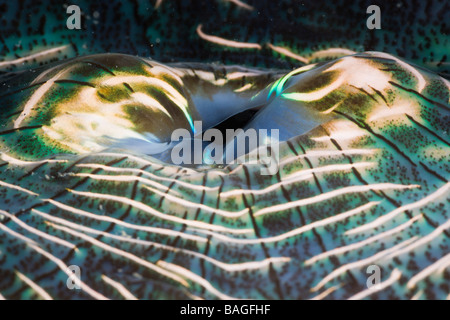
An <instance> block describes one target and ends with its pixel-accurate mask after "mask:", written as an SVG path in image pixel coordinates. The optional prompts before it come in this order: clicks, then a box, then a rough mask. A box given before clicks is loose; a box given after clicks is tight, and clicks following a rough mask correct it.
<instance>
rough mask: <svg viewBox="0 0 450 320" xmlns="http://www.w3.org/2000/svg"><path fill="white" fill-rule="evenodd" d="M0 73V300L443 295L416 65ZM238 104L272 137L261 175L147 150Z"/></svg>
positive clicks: (436, 200) (100, 66) (118, 65)
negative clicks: (372, 274) (266, 169)
mask: <svg viewBox="0 0 450 320" xmlns="http://www.w3.org/2000/svg"><path fill="white" fill-rule="evenodd" d="M11 66H12V65H11ZM13 67H14V66H13ZM0 81H1V86H0V87H1V88H3V89H2V92H1V95H0V106H1V113H0V125H1V127H0V128H1V129H0V152H1V162H0V177H1V179H0V217H1V218H0V234H1V237H0V297H4V298H59V299H64V298H67V299H74V298H80V299H84V298H96V299H103V298H113V299H121V298H142V299H150V298H159V299H161V298H169V299H177V298H205V299H216V298H222V299H227V298H251V299H344V298H350V299H363V298H370V299H377V298H378V299H389V298H401V299H407V298H427V299H445V298H449V294H450V288H449V285H448V283H449V277H450V273H449V270H450V253H449V252H450V250H449V236H450V234H449V230H450V217H449V210H448V209H449V205H448V201H449V200H448V197H449V186H450V185H449V182H448V179H449V176H450V174H449V157H450V152H449V150H450V149H449V134H448V128H449V117H450V112H449V107H450V83H449V81H448V80H446V79H445V78H443V77H441V76H440V75H438V74H437V73H435V72H433V71H429V70H427V69H424V68H423V67H421V66H418V65H415V64H411V63H409V62H407V61H405V60H403V59H400V58H398V57H396V56H393V55H390V54H387V53H382V52H375V51H368V52H362V53H355V54H351V55H345V56H343V57H340V58H337V59H334V60H328V61H324V62H319V63H315V64H307V65H306V66H302V67H301V68H296V69H294V70H293V71H286V70H276V69H261V68H252V67H243V66H223V65H217V64H207V63H192V62H186V63H161V62H157V61H154V60H151V59H146V58H140V57H136V56H130V55H124V54H97V55H88V56H81V57H76V58H73V59H69V60H61V61H58V62H56V63H54V64H51V65H46V66H42V67H39V68H37V69H31V70H21V71H19V70H16V71H15V72H13V73H5V74H4V75H2V77H1V78H0ZM246 110H253V111H252V112H256V114H255V115H254V116H253V117H252V118H251V119H250V120H249V121H247V122H246V123H245V124H244V126H243V127H244V128H253V129H278V130H280V135H279V142H278V143H277V144H276V146H277V148H276V150H277V151H276V156H277V162H276V166H277V170H276V172H275V173H273V174H261V166H263V164H260V163H256V164H249V163H245V162H244V163H234V164H230V165H226V166H223V167H217V166H207V165H202V166H199V167H183V166H177V165H173V164H170V163H168V162H166V161H165V159H163V158H159V159H157V158H155V156H154V154H155V153H158V151H160V149H159V148H160V147H161V145H163V144H165V143H167V142H168V141H169V140H170V133H171V132H172V131H173V130H174V129H176V128H185V129H187V130H192V131H193V130H194V127H193V123H194V121H195V120H202V121H204V123H205V126H206V127H213V126H216V125H218V124H219V123H221V122H222V121H224V120H226V119H227V118H229V117H230V116H233V115H236V114H238V115H239V114H240V113H241V112H245V111H246ZM255 110H257V111H255ZM271 147H273V146H261V148H271ZM273 150H275V148H273ZM69 266H79V267H80V268H81V286H80V289H75V290H71V289H70V288H68V286H67V285H66V284H67V280H68V277H69V274H70V272H71V271H70V270H69V269H68V267H69ZM373 266H376V267H378V268H380V270H382V279H381V280H382V281H381V283H379V285H378V286H377V287H375V288H368V287H367V278H368V273H367V270H368V268H369V267H373Z"/></svg>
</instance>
